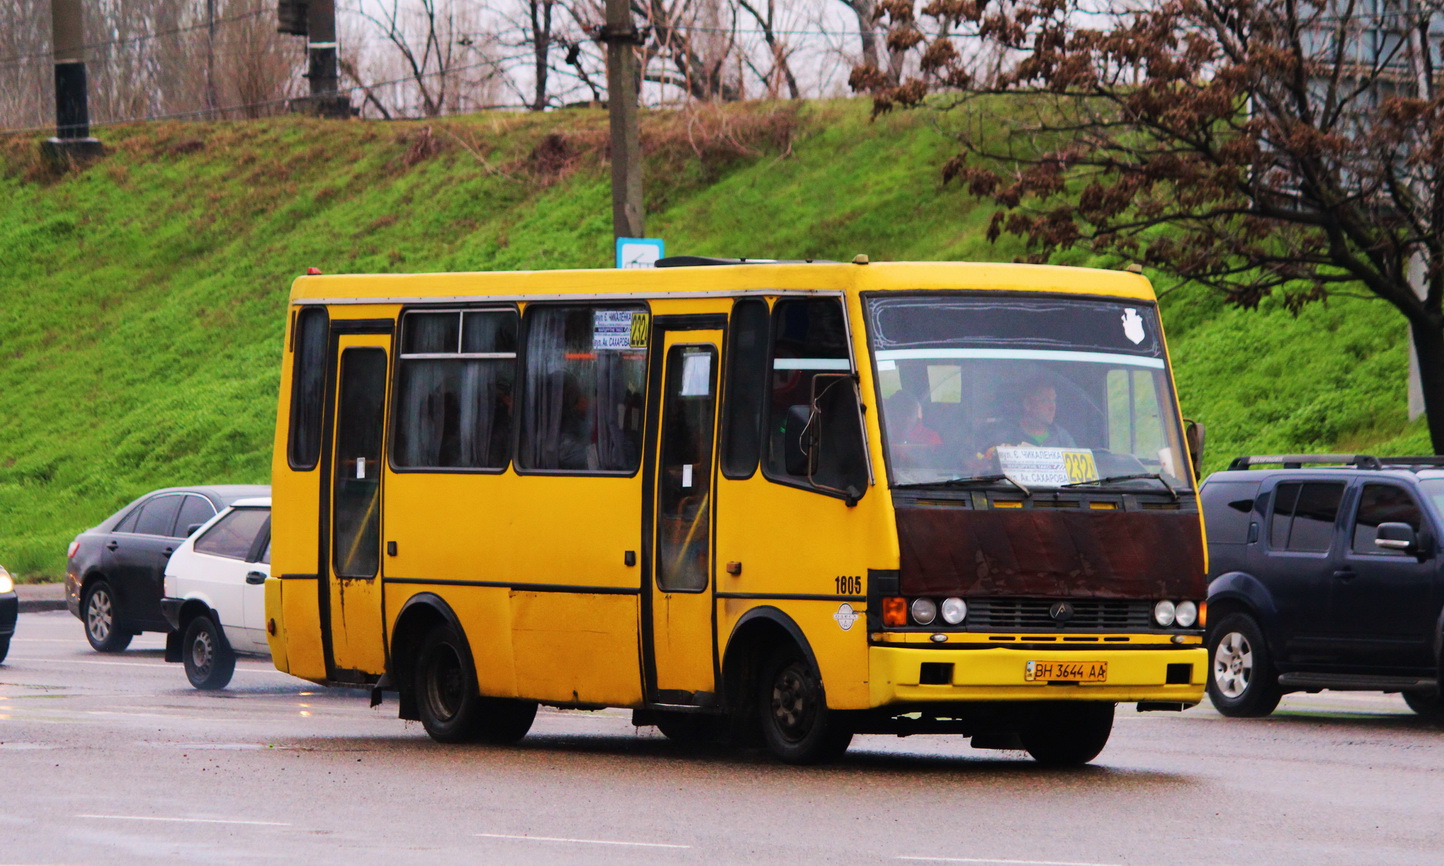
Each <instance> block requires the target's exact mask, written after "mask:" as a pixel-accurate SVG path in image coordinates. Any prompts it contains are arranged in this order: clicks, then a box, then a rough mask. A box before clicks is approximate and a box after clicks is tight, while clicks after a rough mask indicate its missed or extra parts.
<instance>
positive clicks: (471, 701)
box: [412, 623, 537, 743]
mask: <svg viewBox="0 0 1444 866" xmlns="http://www.w3.org/2000/svg"><path fill="white" fill-rule="evenodd" d="M412 684H413V688H415V689H416V708H417V711H418V714H419V715H420V716H421V725H422V727H424V728H425V729H426V733H427V734H429V735H430V736H431V738H432V739H433V740H436V741H437V742H438V743H471V742H478V741H479V742H485V743H514V742H516V741H517V740H520V739H521V738H522V737H525V736H526V734H527V731H530V730H531V725H532V721H533V720H534V719H535V718H536V708H537V705H536V703H535V702H532V701H518V700H509V699H505V698H484V697H482V696H481V691H480V688H479V687H478V685H477V680H476V668H475V667H474V666H473V665H472V661H471V648H470V647H469V646H468V645H467V643H466V638H464V637H462V635H461V633H460V631H459V630H458V629H457V628H456V627H455V626H453V625H451V624H449V623H448V624H445V625H439V626H437V627H436V628H433V629H432V630H431V631H430V633H428V634H427V635H426V640H425V641H423V642H422V644H421V651H420V652H419V653H417V655H416V672H415V675H414V677H413V678H412Z"/></svg>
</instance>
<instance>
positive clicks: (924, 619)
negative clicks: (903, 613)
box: [911, 598, 938, 625]
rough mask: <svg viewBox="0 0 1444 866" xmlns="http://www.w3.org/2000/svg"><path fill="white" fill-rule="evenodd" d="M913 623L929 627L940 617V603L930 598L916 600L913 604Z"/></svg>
mask: <svg viewBox="0 0 1444 866" xmlns="http://www.w3.org/2000/svg"><path fill="white" fill-rule="evenodd" d="M911 610H912V614H913V622H915V623H917V624H918V625H927V624H928V623H930V622H932V621H933V620H935V619H937V617H938V603H937V602H935V601H933V600H932V599H930V598H915V599H913V603H912V608H911Z"/></svg>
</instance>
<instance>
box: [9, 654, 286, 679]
mask: <svg viewBox="0 0 1444 866" xmlns="http://www.w3.org/2000/svg"><path fill="white" fill-rule="evenodd" d="M16 661H23V662H38V663H40V664H52V665H101V666H108V667H113V668H154V669H156V670H164V669H166V668H173V667H174V664H173V663H172V662H92V661H86V660H83V659H37V658H26V657H18V658H17V659H16ZM236 673H238V674H280V675H281V676H287V677H288V676H290V674H288V673H286V672H284V671H278V670H276V669H274V668H253V667H250V666H247V667H240V666H237V667H236Z"/></svg>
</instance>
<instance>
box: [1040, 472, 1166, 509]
mask: <svg viewBox="0 0 1444 866" xmlns="http://www.w3.org/2000/svg"><path fill="white" fill-rule="evenodd" d="M1144 478H1148V479H1152V480H1154V481H1157V482H1158V483H1159V484H1162V485H1163V487H1164V489H1166V490H1167V491H1168V495H1169V496H1170V497H1171V498H1172V499H1173V501H1174V502H1177V501H1178V491H1177V490H1174V489H1173V485H1172V484H1169V483H1168V479H1167V478H1164V477H1163V476H1162V475H1161V474H1159V473H1157V472H1134V473H1132V474H1130V475H1109V476H1108V477H1107V478H1094V479H1093V480H1091V481H1074V482H1073V483H1072V484H1064V485H1063V487H1098V486H1102V485H1104V484H1112V483H1113V482H1115V481H1137V480H1140V479H1144Z"/></svg>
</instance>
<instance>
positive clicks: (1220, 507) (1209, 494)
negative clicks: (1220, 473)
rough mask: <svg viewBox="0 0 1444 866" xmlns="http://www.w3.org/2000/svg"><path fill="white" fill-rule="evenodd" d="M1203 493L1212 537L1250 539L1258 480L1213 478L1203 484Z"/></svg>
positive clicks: (1231, 541)
mask: <svg viewBox="0 0 1444 866" xmlns="http://www.w3.org/2000/svg"><path fill="white" fill-rule="evenodd" d="M1200 493H1201V495H1202V497H1203V511H1204V514H1205V515H1207V521H1208V522H1207V525H1206V529H1207V531H1208V540H1209V541H1210V542H1213V543H1220V542H1222V543H1227V544H1245V543H1247V542H1248V525H1249V518H1250V516H1252V514H1253V503H1254V496H1255V494H1257V493H1258V483H1257V482H1248V481H1210V482H1208V483H1207V484H1205V485H1203V490H1202V491H1200Z"/></svg>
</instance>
